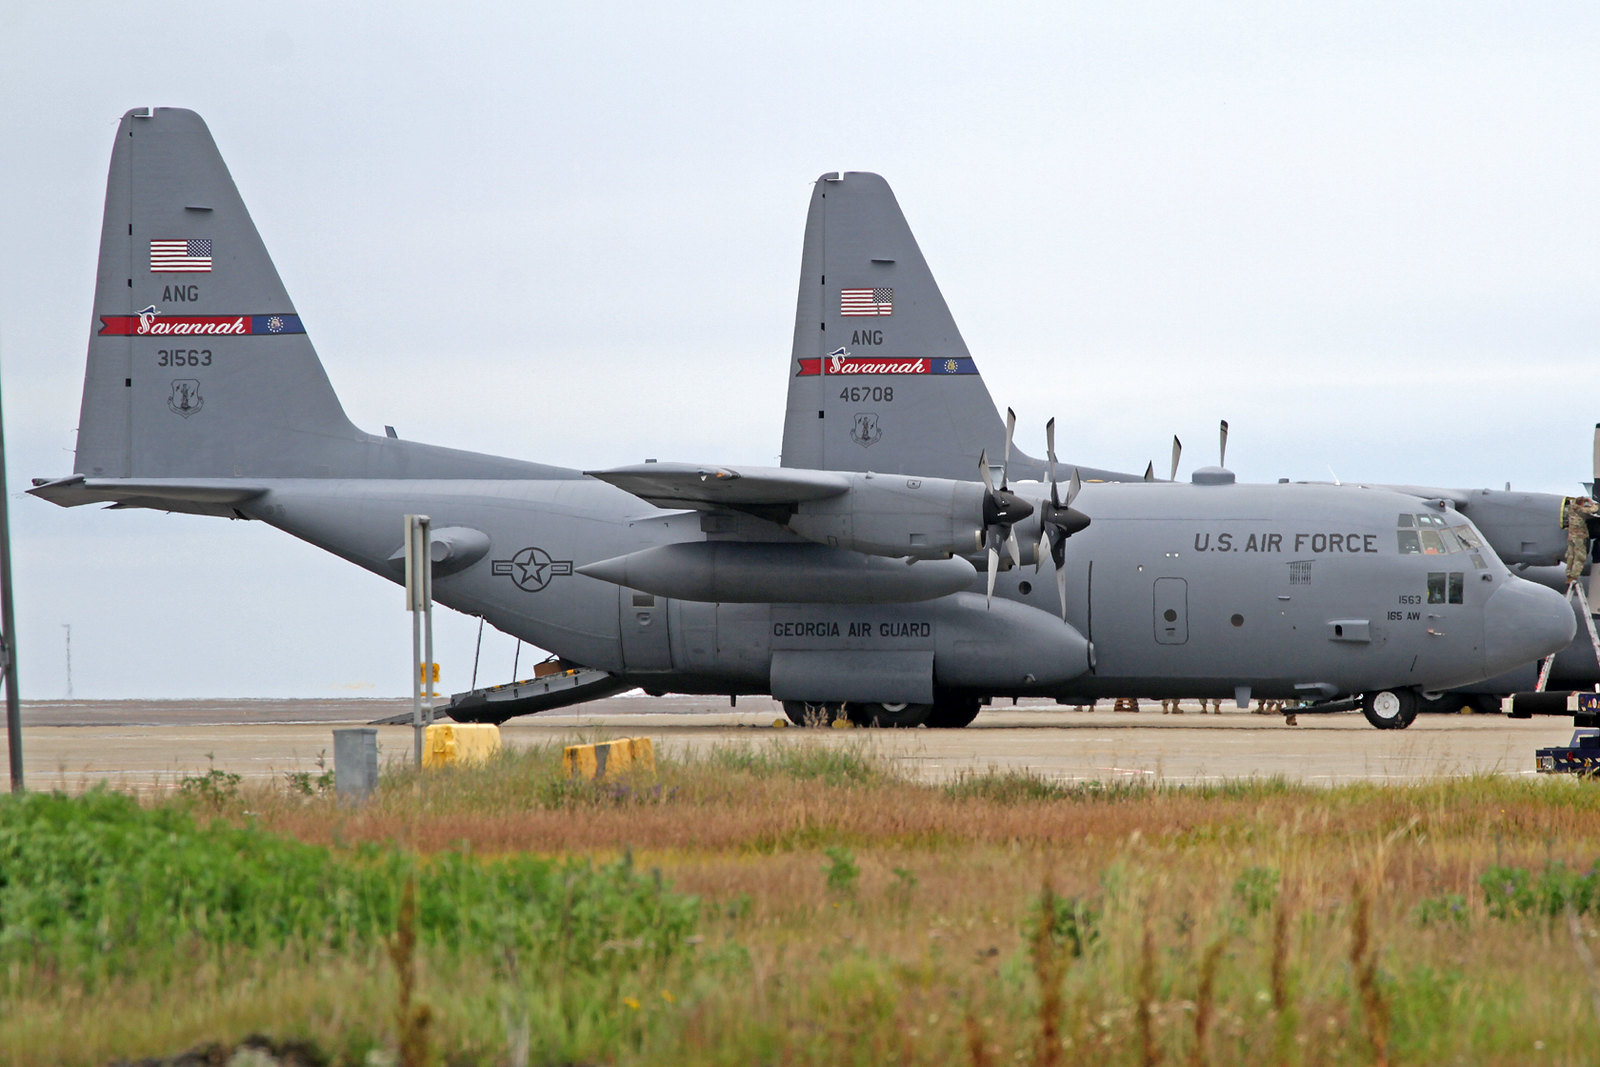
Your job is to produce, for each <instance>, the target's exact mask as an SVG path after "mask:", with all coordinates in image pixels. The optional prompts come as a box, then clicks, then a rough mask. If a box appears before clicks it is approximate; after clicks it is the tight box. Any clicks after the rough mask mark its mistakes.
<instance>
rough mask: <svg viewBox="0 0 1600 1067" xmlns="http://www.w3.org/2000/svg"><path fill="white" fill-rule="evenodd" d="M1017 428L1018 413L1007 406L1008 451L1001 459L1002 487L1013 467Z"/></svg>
mask: <svg viewBox="0 0 1600 1067" xmlns="http://www.w3.org/2000/svg"><path fill="white" fill-rule="evenodd" d="M1016 429H1017V413H1016V412H1015V411H1012V410H1011V409H1010V408H1006V451H1005V455H1004V457H1003V458H1002V459H1001V460H1000V488H1002V489H1004V488H1005V487H1006V471H1008V470H1009V469H1010V468H1011V435H1012V434H1013V433H1015V432H1016Z"/></svg>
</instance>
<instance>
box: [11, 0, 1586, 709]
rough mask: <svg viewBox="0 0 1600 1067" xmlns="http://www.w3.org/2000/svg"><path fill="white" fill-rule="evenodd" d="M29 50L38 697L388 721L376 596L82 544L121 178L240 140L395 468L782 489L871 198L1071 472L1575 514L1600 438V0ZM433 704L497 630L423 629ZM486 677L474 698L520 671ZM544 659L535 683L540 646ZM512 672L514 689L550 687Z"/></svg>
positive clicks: (16, 215)
mask: <svg viewBox="0 0 1600 1067" xmlns="http://www.w3.org/2000/svg"><path fill="white" fill-rule="evenodd" d="M775 8H776V5H767V4H749V3H729V4H699V3H693V2H686V3H680V4H673V5H665V4H646V3H635V4H616V3H586V4H554V3H536V4H531V5H530V4H525V3H515V4H512V3H506V4H485V3H457V4H451V5H441V4H415V3H384V4H347V5H330V4H323V3H314V4H308V3H295V2H286V3H285V2H280V3H276V4H274V5H272V6H271V7H270V8H268V7H262V6H260V5H243V4H237V5H236V4H216V3H210V2H208V3H183V2H179V0H168V2H163V3H160V4H138V5H129V4H126V3H84V2H79V3H69V4H33V5H15V6H14V8H13V10H11V11H9V12H8V13H7V17H6V24H7V25H6V30H5V32H4V34H3V36H0V99H3V100H4V101H5V102H6V104H7V106H6V108H5V109H4V110H3V111H0V138H3V143H4V144H5V145H6V146H7V150H6V151H5V152H4V153H3V154H0V373H3V379H0V384H3V397H4V409H5V422H6V425H5V432H6V442H7V445H8V449H7V453H8V455H7V471H6V474H7V479H8V484H9V490H10V498H9V499H10V503H11V525H12V532H13V541H14V558H15V564H14V565H15V569H16V586H17V612H18V643H19V662H20V665H21V670H22V684H21V689H22V692H23V694H24V696H25V697H32V698H44V697H59V696H62V695H64V694H65V692H66V686H67V672H66V654H65V652H66V650H65V636H66V630H65V629H64V626H66V625H69V624H70V625H71V627H72V631H71V633H72V668H73V669H72V683H73V689H74V692H75V694H76V695H78V696H84V697H120V696H276V695H304V696H331V695H340V694H347V695H404V694H406V693H407V692H409V690H408V687H407V678H408V673H407V663H408V661H409V656H410V624H409V620H408V618H407V616H406V614H405V613H404V611H403V610H402V604H401V594H400V592H399V591H398V590H397V589H396V588H395V587H393V586H391V585H389V584H387V583H385V582H384V581H382V580H380V579H378V578H376V577H374V576H372V575H370V574H367V573H366V572H363V571H360V570H357V569H355V568H353V567H351V566H349V565H348V564H345V563H342V562H340V561H338V560H336V559H334V558H333V557H331V556H328V555H325V554H323V553H321V552H319V551H317V550H315V549H313V548H310V547H309V546H306V545H302V544H300V543H298V542H296V541H293V540H292V539H290V538H288V537H287V536H285V535H283V534H280V533H278V532H276V531H274V530H271V529H268V528H265V527H263V526H261V525H260V524H258V523H243V522H226V521H222V520H216V519H203V518H196V517H186V516H172V515H162V514H158V513H153V512H138V511H135V512H126V513H123V512H118V513H102V512H100V511H98V510H95V509H84V508H79V509H72V510H64V509H59V508H56V507H54V506H53V505H49V504H46V503H43V502H42V501H38V500H35V499H33V498H31V497H26V496H24V495H22V492H21V490H22V489H24V488H25V487H26V486H27V484H28V479H29V478H30V477H33V476H39V475H52V476H54V475H61V474H66V473H68V472H70V470H71V467H72V449H73V445H74V439H75V436H74V435H75V428H76V422H77V414H78V398H79V391H80V389H81V385H82V375H83V361H84V352H85V349H86V346H87V342H88V336H89V321H90V305H91V297H92V291H93V285H94V273H95V254H96V247H97V241H98V234H99V227H100V211H101V206H102V202H103V197H104V183H105V172H106V166H107V162H108V160H109V155H110V150H111V140H112V135H113V133H114V132H115V128H116V124H117V120H118V118H119V117H120V116H121V114H122V113H123V112H124V111H125V110H127V109H128V108H130V107H138V106H145V105H161V106H166V105H171V106H181V107H189V108H193V109H195V110H197V111H199V112H200V113H201V115H203V116H204V117H205V119H206V120H207V122H208V123H209V125H210V127H211V130H212V133H213V135H214V136H215V138H216V140H217V143H218V145H219V146H220V147H221V149H222V152H223V155H224V158H225V159H226V160H227V162H228V164H229V167H230V168H231V170H232V172H233V175H234V180H235V181H236V182H237V184H238V185H239V188H240V191H241V192H242V193H243V195H244V198H245V202H246V203H247V204H248V205H249V207H250V209H251V212H252V214H253V216H254V218H255V221H256V225H257V227H258V228H259V229H260V231H261V234H262V236H263V238H264V239H265V240H266V242H267V247H268V248H269V250H270V251H271V253H272V255H273V258H274V260H275V262H276V264H277V267H278V270H279V273H280V274H281V275H282V277H283V280H284V283H285V284H286V285H287V286H288V288H289V292H290V294H291V296H292V297H293V299H294V301H295V303H296V305H297V307H298V310H299V312H300V314H301V316H302V319H303V320H304V322H305V323H306V325H307V330H308V332H309V333H310V335H311V337H312V339H313V341H314V343H315V344H316V346H317V349H318V352H319V354H320V355H321V357H322V360H323V362H324V364H325V365H326V367H327V370H328V374H329V376H330V377H331V378H332V380H333V383H334V386H335V388H336V389H337V390H338V391H339V394H340V397H341V399H342V400H343V402H344V405H345V407H346V410H347V411H348V412H349V413H350V415H351V417H352V418H353V419H354V420H355V421H356V423H357V424H358V425H360V426H362V427H363V428H365V429H368V430H373V431H379V432H381V427H382V426H383V424H385V423H391V424H394V425H395V426H397V427H398V428H399V430H400V432H401V434H402V435H403V436H406V437H410V438H413V439H418V440H425V441H430V442H434V443H438V444H445V445H452V446H456V447H462V448H468V449H474V450H478V451H485V452H493V453H498V454H505V455H512V456H518V457H522V458H527V459H535V460H541V461H546V462H552V463H558V464H565V465H571V466H577V467H602V466H610V465H616V464H622V463H630V462H637V461H638V460H640V459H643V458H645V457H646V456H653V457H660V458H662V459H674V458H675V459H683V460H696V461H723V462H746V463H775V462H776V461H777V452H778V448H779V442H780V436H781V426H782V418H783V410H784V388H785V384H786V376H787V361H788V356H789V346H790V340H791V331H792V327H793V316H794V299H795V287H796V281H797V277H798V270H799V256H800V244H801V234H802V226H803V223H804V219H805V210H806V204H807V200H808V197H809V193H810V184H811V182H812V180H813V179H815V177H816V176H817V175H818V174H820V173H822V172H823V171H829V170H836V169H851V170H875V171H878V172H879V173H881V174H883V175H884V176H885V177H887V178H888V180H889V182H890V183H891V185H892V186H893V187H894V189H895V192H896V194H897V196H898V197H899V199H900V202H901V206H902V207H903V208H904V209H905V212H906V215H907V217H908V218H909V220H910V222H911V225H912V228H913V230H914V231H915V232H916V234H917V236H918V239H919V241H920V243H921V244H922V248H923V251H924V253H925V254H926V256H927V258H928V261H929V263H930V264H931V266H932V267H933V270H934V272H935V274H936V276H937V277H938V279H939V282H940V285H941V287H942V289H943V291H944V295H945V298H946V300H947V301H948V303H949V305H950V307H951V310H952V311H953V312H954V313H955V315H956V318H957V321H958V322H960V324H961V326H962V331H963V333H964V335H965V337H966V340H967V344H968V346H969V347H970V348H971V349H972V353H973V355H974V357H975V358H976V359H977V362H978V366H979V367H980V369H981V370H982V371H983V373H984V377H985V380H986V381H987V383H988V385H989V387H990V389H991V391H992V392H993V393H994V394H995V396H996V398H997V399H998V400H999V401H1000V402H1001V403H1002V404H1007V403H1009V404H1011V405H1013V406H1014V407H1015V408H1016V409H1017V412H1018V416H1019V419H1020V425H1019V430H1018V438H1019V443H1021V444H1022V445H1023V446H1024V447H1025V448H1027V449H1028V450H1029V451H1031V452H1033V453H1035V454H1038V453H1039V452H1041V450H1042V439H1043V431H1042V426H1043V424H1044V421H1045V420H1046V419H1047V418H1049V417H1050V416H1052V415H1055V416H1057V417H1058V418H1059V419H1060V426H1061V429H1062V430H1063V433H1062V440H1061V441H1060V442H1059V444H1058V450H1059V451H1060V452H1061V453H1062V454H1063V455H1070V456H1072V457H1074V458H1076V459H1079V460H1081V461H1084V462H1093V463H1099V464H1104V465H1106V466H1112V467H1121V468H1128V469H1136V468H1142V467H1143V466H1144V463H1145V461H1146V460H1147V459H1152V458H1154V459H1157V461H1158V465H1160V463H1161V462H1162V461H1163V460H1162V457H1165V455H1166V453H1167V450H1168V447H1169V445H1168V442H1169V441H1170V438H1171V436H1172V434H1174V433H1176V434H1178V435H1180V436H1181V437H1182V438H1183V439H1184V441H1185V443H1186V449H1187V453H1186V455H1187V459H1186V462H1185V464H1184V466H1185V469H1189V468H1192V467H1193V466H1194V465H1196V464H1199V463H1204V462H1213V461H1214V457H1215V451H1214V449H1215V441H1216V423H1217V420H1218V419H1220V418H1227V419H1228V420H1229V422H1230V424H1231V427H1232V440H1231V443H1230V447H1229V453H1228V458H1229V461H1230V464H1229V465H1230V466H1231V467H1233V469H1234V470H1235V471H1237V472H1238V475H1239V477H1240V478H1241V480H1252V481H1270V480H1273V479H1276V478H1278V477H1292V478H1297V479H1298V478H1313V479H1316V478H1326V477H1328V476H1329V469H1330V468H1331V469H1332V470H1334V471H1336V472H1337V473H1338V475H1339V476H1340V477H1342V478H1344V479H1346V480H1357V479H1363V480H1387V481H1404V482H1421V483H1429V484H1439V485H1450V486H1467V487H1477V486H1485V485H1493V486H1500V485H1503V484H1504V483H1506V482H1507V481H1509V482H1511V483H1512V484H1513V485H1514V486H1516V487H1518V488H1526V489H1545V490H1552V491H1558V492H1571V491H1575V490H1576V489H1577V483H1578V482H1579V481H1580V480H1582V479H1585V478H1587V477H1588V468H1589V456H1590V435H1591V432H1592V427H1593V425H1594V423H1595V422H1596V421H1597V420H1600V402H1596V401H1595V400H1594V399H1593V398H1592V395H1593V393H1594V388H1593V382H1594V379H1595V371H1596V367H1597V360H1596V359H1595V355H1596V348H1597V346H1600V303H1597V297H1600V240H1597V239H1600V225H1597V222H1600V218H1597V210H1600V209H1597V206H1596V205H1597V202H1600V198H1597V195H1596V194H1597V188H1600V184H1597V178H1600V124H1597V117H1600V116H1597V110H1600V63H1597V62H1596V59H1595V57H1596V56H1597V55H1600V7H1597V6H1596V5H1594V4H1592V3H1576V2H1575V3H1543V4H1523V3H1519V4H1512V3H1504V4H1500V3H1470V2H1459V0H1457V2H1451V3H1394V2H1383V3H1342V4H1337V5H1290V4H1282V3H1211V4H1193V3H1148V4H1146V3H1106V4H1075V3H1048V4H1005V3H997V4H983V5H979V4H949V3H929V2H926V0H923V2H917V3H900V4H876V3H870V2H859V0H857V2H850V3H831V2H820V3H819V2H813V3H808V4H795V5H783V6H782V9H781V11H780V10H774V9H775ZM437 628H438V629H437V632H438V648H439V656H438V658H439V659H440V660H441V662H442V663H443V665H444V672H445V679H444V688H445V689H446V690H447V691H448V690H452V689H460V688H465V687H466V684H467V683H468V681H469V680H470V675H471V670H472V660H473V646H474V638H475V635H476V620H472V619H467V618H465V617H463V616H459V615H455V614H453V613H451V612H448V611H442V610H441V612H440V613H439V615H438V617H437ZM513 654H514V642H513V641H512V640H511V639H509V638H506V637H504V636H503V635H497V634H493V633H492V632H491V634H490V635H489V636H488V637H486V639H485V642H484V648H483V664H482V666H481V668H480V673H479V681H480V684H482V683H485V682H491V683H492V682H500V681H506V680H508V679H509V677H510V675H511V667H512V658H513ZM523 655H524V656H525V657H527V656H530V655H536V654H534V653H530V652H528V650H527V649H524V650H523ZM523 666H524V667H526V660H525V661H524V664H523Z"/></svg>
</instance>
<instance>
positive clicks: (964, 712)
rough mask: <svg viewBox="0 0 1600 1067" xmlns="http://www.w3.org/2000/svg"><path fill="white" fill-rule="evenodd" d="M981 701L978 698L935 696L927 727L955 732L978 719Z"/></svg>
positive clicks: (981, 705)
mask: <svg viewBox="0 0 1600 1067" xmlns="http://www.w3.org/2000/svg"><path fill="white" fill-rule="evenodd" d="M982 707H983V701H982V700H981V699H979V698H978V697H958V696H945V695H943V694H935V695H934V698H933V711H932V712H930V713H929V715H928V725H929V726H930V727H933V728H934V729H939V730H957V729H960V728H961V727H963V726H966V725H967V724H969V723H970V722H972V720H973V719H976V718H977V717H978V710H979V709H980V708H982Z"/></svg>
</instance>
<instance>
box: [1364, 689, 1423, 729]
mask: <svg viewBox="0 0 1600 1067" xmlns="http://www.w3.org/2000/svg"><path fill="white" fill-rule="evenodd" d="M1361 714H1363V715H1365V716H1366V717H1367V721H1368V722H1370V723H1371V724H1372V725H1373V726H1376V727H1377V728H1378V729H1380V730H1404V729H1405V728H1406V727H1407V726H1410V725H1411V720H1413V719H1415V718H1416V717H1417V694H1416V692H1415V691H1414V690H1411V689H1380V690H1379V691H1378V692H1376V693H1367V694H1365V695H1364V696H1363V697H1362V698H1361Z"/></svg>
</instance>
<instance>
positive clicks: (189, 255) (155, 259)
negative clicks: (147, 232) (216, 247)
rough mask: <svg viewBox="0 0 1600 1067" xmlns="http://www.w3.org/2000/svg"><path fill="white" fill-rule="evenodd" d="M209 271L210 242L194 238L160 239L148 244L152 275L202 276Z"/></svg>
mask: <svg viewBox="0 0 1600 1067" xmlns="http://www.w3.org/2000/svg"><path fill="white" fill-rule="evenodd" d="M210 270H211V242H210V241H207V240H198V239H195V238H190V237H184V238H160V239H153V240H151V242H150V272H151V273H152V274H202V273H207V272H209V271H210Z"/></svg>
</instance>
